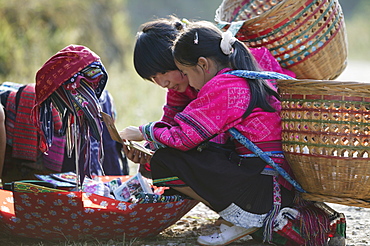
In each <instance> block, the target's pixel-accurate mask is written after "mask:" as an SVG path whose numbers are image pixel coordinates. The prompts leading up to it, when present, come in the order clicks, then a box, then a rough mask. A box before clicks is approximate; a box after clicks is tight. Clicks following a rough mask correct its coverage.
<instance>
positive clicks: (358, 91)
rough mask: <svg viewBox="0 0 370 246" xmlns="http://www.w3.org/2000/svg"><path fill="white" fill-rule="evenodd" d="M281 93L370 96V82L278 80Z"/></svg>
mask: <svg viewBox="0 0 370 246" xmlns="http://www.w3.org/2000/svg"><path fill="white" fill-rule="evenodd" d="M277 85H278V88H279V93H280V94H298V95H342V96H346V97H351V96H359V97H369V98H370V83H368V82H360V81H338V80H313V79H296V80H282V79H279V80H277Z"/></svg>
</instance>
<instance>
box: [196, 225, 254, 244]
mask: <svg viewBox="0 0 370 246" xmlns="http://www.w3.org/2000/svg"><path fill="white" fill-rule="evenodd" d="M258 229H259V228H257V227H252V228H249V229H245V228H244V227H240V226H227V225H225V224H221V225H220V232H216V233H214V234H212V235H209V236H199V237H198V240H197V241H198V243H199V244H200V245H218V246H221V245H227V244H229V243H232V242H234V241H236V240H238V239H240V238H242V237H245V236H247V235H249V234H251V233H253V232H255V231H257V230H258Z"/></svg>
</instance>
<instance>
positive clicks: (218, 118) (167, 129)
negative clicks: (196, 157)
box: [140, 76, 250, 151]
mask: <svg viewBox="0 0 370 246" xmlns="http://www.w3.org/2000/svg"><path fill="white" fill-rule="evenodd" d="M249 99H250V95H249V87H248V86H247V83H246V81H245V80H244V79H239V78H235V77H234V76H229V77H227V78H226V77H225V76H223V79H222V80H218V79H213V82H211V81H209V82H208V83H207V84H206V85H205V86H204V87H203V88H202V90H201V93H199V94H198V98H196V99H194V100H193V101H192V102H191V103H189V105H188V106H187V107H186V108H185V109H184V111H183V112H181V113H178V114H177V115H176V116H175V118H174V121H175V122H176V125H170V124H164V122H163V121H162V122H154V123H151V124H150V125H149V124H148V125H145V126H142V127H140V130H141V131H142V132H143V135H144V136H145V138H146V140H148V141H151V142H156V143H158V144H162V145H165V146H168V147H172V148H177V149H180V150H184V151H186V150H189V149H192V148H194V147H196V146H198V145H199V144H200V143H202V142H204V141H205V140H208V139H211V138H212V137H213V136H215V135H217V134H220V133H223V132H225V131H226V130H227V129H229V128H230V127H232V126H233V125H235V124H237V123H239V122H240V121H241V120H242V119H241V116H242V115H243V113H244V111H245V109H246V108H247V106H248V103H249Z"/></svg>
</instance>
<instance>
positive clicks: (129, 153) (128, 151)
mask: <svg viewBox="0 0 370 246" xmlns="http://www.w3.org/2000/svg"><path fill="white" fill-rule="evenodd" d="M123 151H124V152H125V155H126V157H127V158H128V159H129V160H130V161H132V162H134V163H140V164H145V163H148V162H150V159H151V158H152V156H151V155H148V154H145V153H144V152H141V151H140V150H137V149H135V148H130V147H129V146H127V145H123Z"/></svg>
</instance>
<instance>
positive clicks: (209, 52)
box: [173, 21, 280, 117]
mask: <svg viewBox="0 0 370 246" xmlns="http://www.w3.org/2000/svg"><path fill="white" fill-rule="evenodd" d="M221 39H222V32H221V31H220V30H219V29H218V28H217V27H216V26H215V25H213V24H212V23H210V22H206V21H199V22H194V23H192V24H191V25H190V26H188V27H187V30H186V31H184V32H182V33H181V34H180V35H179V36H178V37H177V39H176V40H175V42H174V47H173V56H174V58H175V60H176V61H177V62H179V63H180V64H183V65H184V66H196V65H197V63H198V59H199V57H205V58H210V59H213V60H214V61H215V62H216V63H217V65H218V66H219V67H220V68H224V67H230V68H232V69H234V70H249V71H260V68H259V66H258V63H257V62H256V60H255V59H254V57H253V55H252V54H251V52H250V51H249V49H248V48H247V47H246V46H245V45H244V44H243V43H242V42H240V41H239V40H236V41H235V43H234V44H233V45H232V48H233V51H232V53H231V54H230V55H225V54H224V53H223V51H222V50H221V48H220V43H221ZM247 81H248V84H249V87H250V91H251V101H250V104H249V106H248V108H247V109H246V112H245V113H244V114H243V117H247V116H248V115H249V114H250V113H251V112H252V110H253V109H254V108H255V107H260V108H262V109H263V110H265V111H267V112H275V111H276V110H275V109H274V107H273V106H271V104H270V101H269V96H274V97H276V98H277V99H278V100H280V96H279V94H278V93H277V92H276V91H275V90H274V89H272V88H271V87H270V86H269V84H268V83H267V81H266V80H263V79H247Z"/></svg>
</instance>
